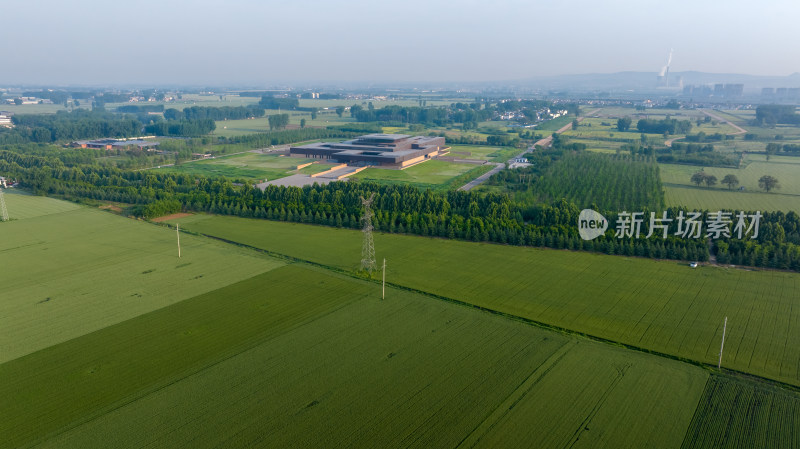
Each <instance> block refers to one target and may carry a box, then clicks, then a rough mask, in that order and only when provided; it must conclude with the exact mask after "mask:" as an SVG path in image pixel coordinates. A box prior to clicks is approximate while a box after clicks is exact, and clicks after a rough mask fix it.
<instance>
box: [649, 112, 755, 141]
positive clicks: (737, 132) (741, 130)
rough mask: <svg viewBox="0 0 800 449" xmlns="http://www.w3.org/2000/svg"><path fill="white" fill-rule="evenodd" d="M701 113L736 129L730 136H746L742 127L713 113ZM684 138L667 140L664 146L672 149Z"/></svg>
mask: <svg viewBox="0 0 800 449" xmlns="http://www.w3.org/2000/svg"><path fill="white" fill-rule="evenodd" d="M700 112H702V113H703V114H705V115H707V116H709V117H711V118H713V119H715V120H718V121H719V122H720V123H727V124H728V125H731V126H732V127H734V128H736V130H737V131H736V132H735V133H730V134H728V135H729V136H736V135H739V134H744V133H746V132H747V130H746V129H744V128H742V127H741V126H738V125H734V124H733V123H731V122H730V120H727V119H724V118H722V117H720V116H718V115H717V114H714V113H713V112H708V111H706V110H701V111H700ZM682 138H683V137H673V138H672V139H669V140H665V141H664V145H665V146H668V147H671V146H672V142H673V141H675V140H678V139H682Z"/></svg>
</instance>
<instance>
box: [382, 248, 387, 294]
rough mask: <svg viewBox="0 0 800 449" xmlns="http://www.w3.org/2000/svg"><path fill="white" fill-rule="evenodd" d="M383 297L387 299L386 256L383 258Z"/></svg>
mask: <svg viewBox="0 0 800 449" xmlns="http://www.w3.org/2000/svg"><path fill="white" fill-rule="evenodd" d="M381 299H386V258H385V257H384V258H383V289H382V290H381Z"/></svg>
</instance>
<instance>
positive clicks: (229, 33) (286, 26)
mask: <svg viewBox="0 0 800 449" xmlns="http://www.w3.org/2000/svg"><path fill="white" fill-rule="evenodd" d="M798 18H800V2H798V1H797V0H761V1H752V0H746V1H745V0H730V1H716V0H713V1H710V0H659V1H655V0H625V1H623V0H561V1H559V0H547V1H539V0H530V1H523V0H495V1H489V0H483V1H474V0H462V1H443V0H441V1H437V0H402V1H384V0H368V1H363V0H354V1H345V0H327V1H326V0H285V1H256V0H223V1H220V0H214V1H207V0H195V1H184V0H139V1H127V2H120V1H111V0H73V1H64V0H25V1H12V0H5V1H4V2H3V5H2V6H0V22H1V23H2V27H1V28H2V30H3V33H2V35H3V40H4V43H3V45H2V46H0V85H3V84H12V83H14V84H16V83H26V84H52V83H58V84H128V83H130V84H137V85H147V84H194V85H198V84H216V85H219V84H226V85H230V84H253V85H269V84H275V83H281V82H284V83H302V82H305V81H318V80H329V81H331V82H337V81H366V82H397V81H409V82H415V81H434V82H443V81H484V80H515V79H525V78H531V77H535V76H542V75H557V74H572V73H598V72H603V73H609V72H617V71H626V70H633V71H647V72H657V71H659V70H660V69H661V67H662V66H663V65H664V64H665V63H666V59H667V55H668V54H669V50H670V48H674V50H675V53H674V58H673V63H672V71H684V70H699V71H707V72H735V73H747V74H758V75H788V74H790V73H793V72H800V45H799V44H798V37H797V36H798V35H797V31H796V26H797V20H798Z"/></svg>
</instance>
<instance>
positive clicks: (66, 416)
mask: <svg viewBox="0 0 800 449" xmlns="http://www.w3.org/2000/svg"><path fill="white" fill-rule="evenodd" d="M366 292H367V290H366V289H365V286H364V285H363V284H358V283H353V282H348V281H345V280H341V279H339V278H336V277H332V276H325V275H321V274H319V273H316V272H313V271H310V270H302V269H298V268H296V267H295V266H288V267H282V268H279V269H276V270H273V271H270V272H267V273H264V274H261V275H258V276H255V277H253V278H250V279H247V280H244V281H241V282H238V283H236V284H233V285H230V286H227V287H223V288H221V289H218V290H214V291H212V292H209V293H205V294H202V295H199V296H197V297H195V298H191V299H189V300H186V301H182V302H179V303H176V304H173V305H171V306H168V307H165V308H162V309H159V310H156V311H153V312H151V313H147V314H144V315H141V316H138V317H136V318H133V319H130V320H127V321H124V322H122V323H119V324H116V325H113V326H109V327H106V328H105V329H101V330H99V331H96V332H93V333H90V334H87V335H84V336H82V337H78V338H75V339H72V340H69V341H67V342H64V343H61V344H57V345H55V346H51V347H49V348H46V349H44V350H41V351H38V352H35V353H33V354H30V355H27V356H25V357H21V358H18V359H15V360H12V361H10V362H6V363H4V364H1V365H0V398H3V399H2V400H3V407H1V408H0V435H3V436H4V438H3V440H4V441H0V447H19V446H23V445H26V444H30V443H32V442H34V441H36V440H38V439H41V438H43V437H47V436H48V435H51V434H53V433H54V432H55V433H57V432H58V431H59V429H62V428H64V427H65V426H68V427H70V426H73V425H77V424H78V423H81V422H84V421H87V420H90V419H93V418H96V417H98V416H101V415H103V414H105V413H106V412H108V411H110V410H113V409H115V408H117V407H119V406H121V405H124V404H126V403H129V402H131V401H135V400H136V399H137V398H139V397H141V396H143V395H146V394H147V393H150V392H153V391H157V390H159V389H161V388H164V387H165V386H167V385H170V384H173V383H175V382H178V381H180V380H181V379H184V378H187V377H191V376H192V375H193V374H194V373H196V372H198V371H200V370H202V369H204V368H206V367H209V366H212V365H214V364H216V363H219V362H221V361H222V360H224V359H226V358H229V357H231V356H234V355H236V354H238V353H240V352H242V351H245V350H247V349H248V348H252V347H254V346H256V345H258V344H259V343H261V342H264V341H266V340H269V339H271V338H275V337H276V336H278V335H280V334H282V333H284V332H285V331H287V330H289V329H293V328H295V327H298V326H301V325H302V324H304V323H307V322H310V321H312V320H313V319H315V318H316V317H319V316H321V315H324V314H326V313H330V312H331V311H332V310H336V309H337V308H340V307H342V306H343V305H346V304H347V303H349V302H350V301H353V300H357V299H358V298H360V297H363V296H364V295H365V294H366ZM261 368H263V367H260V368H259V369H261ZM286 374H290V373H286ZM255 377H257V378H259V379H261V378H262V377H260V376H255ZM194 394H200V395H202V394H205V393H204V392H203V391H202V390H199V391H195V392H194ZM209 399H211V398H209ZM200 402H202V403H205V401H200ZM194 405H195V406H197V405H198V403H196V402H195V403H194ZM154 418H156V419H159V418H158V416H154ZM102 437H103V438H104V440H105V441H109V440H110V439H112V437H111V436H110V434H109V433H103V434H102ZM113 439H116V435H115V436H114V438H113ZM120 441H124V440H120ZM99 446H103V445H102V444H101V445H99ZM84 447H87V446H84Z"/></svg>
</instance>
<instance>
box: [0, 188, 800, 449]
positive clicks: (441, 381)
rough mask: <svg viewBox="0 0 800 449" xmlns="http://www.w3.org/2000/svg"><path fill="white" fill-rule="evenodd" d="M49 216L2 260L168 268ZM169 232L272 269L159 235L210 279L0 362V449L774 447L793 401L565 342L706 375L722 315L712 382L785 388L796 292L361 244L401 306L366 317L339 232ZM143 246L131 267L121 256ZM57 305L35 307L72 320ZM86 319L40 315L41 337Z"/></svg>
mask: <svg viewBox="0 0 800 449" xmlns="http://www.w3.org/2000/svg"><path fill="white" fill-rule="evenodd" d="M29 201H30V202H37V201H38V202H41V201H42V199H41V198H37V197H15V198H14V202H15V208H16V207H19V210H27V209H26V208H25V207H20V206H24V205H25V204H27V203H28V202H29ZM53 201H54V200H50V202H46V203H42V204H41V205H42V206H43V207H44V206H46V207H45V209H47V211H45V212H46V213H43V214H41V215H38V216H36V214H33V215H32V216H30V217H29V218H22V219H19V220H17V221H12V222H10V223H5V224H3V223H0V226H11V227H9V230H11V229H12V228H13V227H15V226H16V228H15V229H16V231H15V232H17V234H18V238H17V239H16V240H15V241H17V242H21V240H19V237H20V236H22V237H24V238H25V239H27V240H26V241H29V243H31V242H32V244H25V245H22V246H14V247H9V248H6V250H8V251H13V252H14V257H15V258H16V259H18V260H22V258H24V257H34V256H35V255H36V254H38V253H39V252H41V251H42V245H41V242H40V243H38V244H37V243H36V238H37V235H40V234H42V233H45V232H49V234H53V229H55V228H59V227H60V228H64V226H65V223H67V224H68V225H69V223H73V222H75V223H80V222H81V221H80V220H82V219H85V218H87V217H89V218H94V219H95V220H94V223H92V224H91V226H90V225H89V224H87V223H83V226H82V227H81V226H78V225H76V224H74V223H73V224H72V225H69V226H67V228H66V229H71V231H70V232H68V233H67V234H66V235H65V238H70V239H72V240H75V241H76V242H77V241H78V240H79V238H78V237H79V236H78V235H76V234H75V232H76V231H75V229H79V228H83V229H91V230H92V232H91V235H95V236H98V235H99V236H104V235H106V233H107V234H109V235H110V234H114V235H115V236H116V237H117V238H116V240H114V239H111V238H110V237H102V238H100V239H97V238H95V241H94V242H93V243H94V244H95V246H90V248H92V251H91V254H95V255H101V254H103V255H104V259H103V260H104V261H115V260H117V259H118V258H123V259H125V260H128V259H130V261H136V260H138V259H139V258H141V257H143V256H144V254H145V253H147V254H150V256H149V257H155V258H159V257H162V251H161V249H160V247H161V246H164V247H165V248H164V251H163V253H164V255H166V254H167V253H169V254H170V257H169V259H170V260H173V262H174V260H175V259H174V257H175V256H174V254H172V252H173V251H174V246H173V243H174V242H173V241H172V239H171V238H168V239H163V241H162V239H161V236H167V235H168V236H170V237H173V236H174V230H170V229H168V228H165V227H159V226H156V225H152V224H147V223H142V222H135V221H131V220H128V219H125V218H122V217H119V216H115V215H112V214H108V213H104V212H99V211H95V210H90V209H87V208H85V207H77V208H75V207H66V205H65V204H62V203H60V202H57V201H55V202H53ZM28 209H31V210H33V209H36V207H35V205H29V207H28ZM22 215H25V214H22ZM28 215H31V214H28ZM65 220H66V221H65ZM70 220H71V221H70ZM76 220H77V221H76ZM178 220H179V221H180V223H181V228H182V229H189V230H190V231H197V232H203V233H209V234H214V235H219V236H223V237H224V238H226V239H229V240H233V241H236V242H242V243H246V244H249V245H252V246H256V247H260V248H264V249H266V250H268V251H272V252H274V253H276V254H275V255H269V254H265V253H264V252H263V251H257V250H255V249H250V248H247V247H242V246H240V245H236V244H235V243H224V242H220V241H214V240H212V239H210V238H208V237H203V236H192V235H188V234H183V237H182V238H183V239H184V240H185V241H186V242H188V244H187V246H186V247H185V254H184V257H186V258H187V259H185V260H187V261H189V260H191V261H193V263H197V264H198V265H200V261H198V260H197V259H196V258H197V257H198V256H199V257H205V258H208V259H209V263H215V262H216V263H221V264H224V265H228V266H227V267H225V269H226V270H228V271H225V272H224V273H225V276H228V278H229V279H230V280H229V281H228V282H227V283H223V284H221V285H220V284H217V285H216V286H215V287H213V288H206V289H205V290H202V291H201V292H199V293H196V294H194V295H192V296H190V297H188V299H183V300H175V301H173V302H171V303H165V304H161V305H160V306H159V307H155V308H153V307H151V308H149V309H143V310H139V309H131V307H130V306H126V305H125V304H127V303H122V304H117V305H116V306H115V307H116V309H115V308H109V309H107V310H112V311H114V310H116V312H115V313H117V314H119V313H123V312H124V309H131V311H132V312H131V313H132V314H128V315H127V316H126V317H125V318H124V319H120V320H113V319H109V320H108V322H107V323H106V324H105V325H103V326H99V327H94V328H92V329H90V330H87V331H84V332H82V333H78V334H74V335H72V336H70V337H69V338H66V339H61V340H53V341H52V342H51V343H50V344H49V345H46V347H40V348H32V350H30V351H28V352H26V353H21V354H17V355H16V356H12V357H9V358H8V359H7V360H6V361H5V362H4V363H0V398H2V399H0V404H2V407H0V435H2V436H3V438H2V439H1V440H0V447H3V448H4V447H9V448H11V447H32V446H36V447H54V448H73V447H74V448H89V447H109V446H114V447H144V446H147V447H186V446H190V447H257V446H270V447H333V448H336V447H426V448H427V447H487V448H489V447H492V448H493V447H573V448H580V447H586V448H631V449H633V448H641V447H654V448H676V447H680V446H681V444H683V445H684V447H687V448H689V447H734V448H751V447H795V446H796V445H797V434H796V432H795V431H794V429H796V428H797V425H798V423H797V419H798V406H797V404H798V403H800V395H798V394H796V393H794V392H792V391H789V390H785V389H781V388H779V387H776V386H772V385H770V384H769V383H767V382H761V381H758V382H756V381H754V380H752V379H749V378H746V377H743V378H734V377H731V376H729V375H718V374H711V375H710V374H709V372H710V371H712V372H713V371H714V370H712V369H710V368H708V367H706V368H703V367H701V366H697V365H696V364H694V363H686V362H685V361H680V360H674V358H672V357H669V356H659V355H654V354H647V353H645V352H644V351H637V350H631V349H629V348H624V347H620V345H618V344H608V343H605V342H599V341H595V340H593V339H590V338H585V337H584V336H581V335H580V334H587V335H592V336H597V337H602V338H606V339H609V340H615V341H617V342H622V343H626V344H629V345H632V346H636V347H639V348H643V349H648V350H656V351H660V352H663V353H665V354H671V355H677V356H680V357H687V358H691V359H694V360H697V361H699V362H705V363H714V362H716V351H717V350H718V349H717V348H718V346H717V345H718V342H719V335H718V334H719V331H720V329H719V328H720V326H721V322H720V323H717V322H716V318H717V315H719V316H720V317H721V316H723V315H726V316H728V317H729V321H728V334H727V338H728V340H727V341H726V352H725V358H724V362H723V366H725V367H728V368H734V369H737V370H741V371H747V372H751V373H753V374H757V375H760V376H765V377H771V378H773V379H777V380H781V381H784V382H787V383H793V384H796V383H797V382H796V380H797V371H796V369H797V366H796V360H797V358H798V357H797V354H796V351H797V349H796V348H797V346H798V345H797V344H795V342H797V333H796V332H797V330H796V328H795V327H794V326H793V325H792V323H794V322H795V321H796V317H795V316H794V314H793V311H794V310H796V309H797V308H793V304H794V302H795V301H796V299H795V297H794V295H793V293H794V292H796V291H797V287H798V278H800V276H798V275H797V274H793V273H779V272H733V271H726V270H718V269H711V268H706V267H704V268H701V269H698V270H690V269H688V268H687V267H685V266H682V265H679V264H675V263H672V262H657V261H652V260H639V259H629V258H623V257H613V256H601V255H595V254H587V253H576V252H569V251H547V250H538V249H537V250H534V249H528V248H520V247H508V246H502V245H488V244H475V243H464V242H456V241H448V240H442V239H428V238H421V237H409V236H402V235H383V234H377V235H376V239H375V243H376V248H377V255H378V258H379V259H380V258H383V257H387V259H388V272H387V275H388V280H389V281H390V283H392V284H394V285H397V286H402V287H395V286H392V285H390V286H389V288H387V290H386V298H385V299H383V300H382V299H381V289H380V285H379V284H378V283H377V282H374V281H369V280H365V279H360V278H358V277H357V276H354V270H355V268H356V267H357V264H358V261H359V259H360V246H361V245H360V243H361V235H360V234H361V233H360V232H357V231H349V230H339V229H334V228H325V227H319V226H309V225H298V224H289V223H280V222H268V221H263V220H245V219H238V218H231V217H213V216H207V215H197V216H192V217H183V218H180V219H178ZM25 222H28V223H29V226H25V227H20V225H23V224H25ZM73 228H74V229H73ZM48 229H50V231H47V230H48ZM26 232H27V233H26ZM151 234H152V235H151ZM143 235H151V236H150V238H149V239H148V240H147V244H146V245H142V244H141V243H140V244H135V243H134V241H132V240H130V237H131V236H133V237H135V238H137V239H142V236H143ZM115 242H117V245H118V246H119V245H121V244H120V243H119V242H127V245H126V246H124V251H121V252H119V254H116V253H115V252H114V248H117V247H115V246H114V245H115ZM22 243H25V242H22ZM46 245H49V247H52V249H59V248H61V247H62V246H64V244H58V245H56V244H54V242H51V243H46ZM207 246H210V247H214V248H218V247H222V248H227V250H228V251H230V252H231V254H234V255H236V257H240V258H241V257H242V255H248V257H249V259H248V260H250V261H251V262H250V263H248V264H247V269H248V270H255V271H254V273H255V275H252V274H251V275H249V276H243V277H239V278H236V276H233V275H232V274H231V273H230V271H229V269H234V270H235V269H238V270H240V271H242V270H243V269H244V268H245V267H244V266H242V264H241V263H238V262H236V260H233V259H231V260H228V259H221V258H215V256H214V255H213V254H209V253H208V252H207V249H206V247H207ZM119 247H120V248H121V246H119ZM64 248H66V246H64ZM48 251H50V250H48ZM103 251H105V252H103ZM195 252H199V253H200V254H193V253H195ZM111 254H114V257H111V256H110V255H111ZM279 254H285V255H290V256H293V257H296V258H299V259H305V260H308V261H311V262H313V263H312V264H309V263H305V262H301V261H297V260H293V259H290V258H286V257H282V256H279ZM115 258H117V259H115ZM57 260H59V259H56V261H57ZM91 260H92V258H91V255H90V254H89V255H85V256H84V257H83V258H79V259H76V260H75V261H76V262H80V264H82V265H75V266H76V267H78V266H81V267H85V266H87V264H89V263H90V262H91ZM253 261H258V262H259V263H257V264H253V263H252V262H253ZM116 263H119V262H116ZM314 264H317V265H314ZM319 264H321V265H322V266H320V265H319ZM168 268H169V267H168V266H166V265H165V266H164V267H160V266H159V267H157V270H156V272H158V271H160V270H162V269H163V270H164V271H168ZM220 268H222V267H220ZM51 269H52V270H55V268H51ZM144 271H145V272H147V270H144ZM243 273H244V271H243ZM148 274H149V273H148ZM240 274H241V273H240ZM62 276H63V274H62ZM141 276H143V274H142V273H140V272H139V271H136V272H130V273H128V277H129V278H130V279H129V281H130V282H135V283H138V284H142V283H146V282H144V281H143V280H142V278H141ZM63 279H71V281H70V282H73V283H75V282H77V280H76V279H78V277H74V276H73V278H68V277H65V278H63ZM223 280H224V279H223ZM117 282H120V283H122V282H121V281H119V280H118V281H117ZM161 282H164V280H162V281H161ZM182 282H185V281H183V280H181V279H178V278H176V279H175V283H176V285H178V286H179V285H181V283H182ZM731 283H734V284H735V286H736V287H735V291H736V296H735V297H734V296H732V295H731V294H730V292H731V291H733V289H731V288H730V287H729V285H731ZM75 285H78V284H75ZM122 285H123V286H124V285H126V284H124V283H122ZM210 285H211V284H209V286H210ZM408 287H410V288H413V289H416V290H418V291H412V290H410V289H409V288H408ZM104 288H106V289H110V290H109V291H114V290H113V286H112V285H111V284H109V285H107V286H105V287H104ZM81 291H82V290H70V291H68V292H65V293H64V295H63V297H60V298H59V301H58V303H64V304H70V303H75V304H80V302H79V298H80V296H81V294H80V292H81ZM426 292H428V293H426ZM714 292H716V296H712V295H713V294H714ZM708 298H711V299H708ZM119 299H120V298H117V297H116V296H113V295H112V296H108V297H106V298H105V299H100V300H99V304H104V303H113V302H118V301H119ZM15 301H16V302H14V303H12V302H10V301H9V299H7V298H3V304H2V307H4V309H2V310H11V308H13V307H12V306H13V305H14V304H16V307H20V306H23V307H24V306H26V305H29V306H31V307H32V308H30V309H29V310H30V314H31V319H35V318H36V317H37V316H39V317H40V318H44V317H47V315H48V312H47V310H48V309H43V308H41V306H42V304H38V305H37V304H36V298H34V297H23V298H19V299H16V300H15ZM28 303H30V304H28ZM46 304H49V302H48V303H46ZM56 304H57V303H56ZM471 304H474V305H477V306H479V307H482V308H484V310H479V309H477V308H475V307H472V306H471ZM104 306H105V307H108V305H107V304H104ZM37 307H39V308H37ZM87 313H90V311H87V309H86V308H85V307H84V306H81V307H77V308H63V309H60V318H59V320H60V321H61V322H64V323H68V322H76V323H77V322H79V321H80V320H81V319H82V318H83V317H84V316H87ZM515 316H516V317H515ZM106 318H107V319H108V317H106ZM48 319H51V320H52V319H53V318H52V317H50V318H48ZM537 322H538V324H537ZM743 322H744V323H746V325H745V326H746V327H745V328H743V327H742V325H741V324H739V323H743ZM548 326H558V327H561V328H564V330H562V331H557V330H553V329H548V328H547V327H548ZM567 329H568V330H567ZM42 332H44V331H42Z"/></svg>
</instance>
